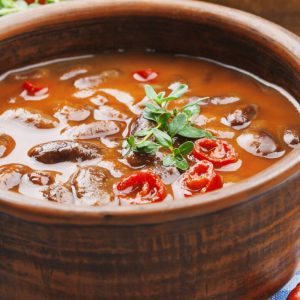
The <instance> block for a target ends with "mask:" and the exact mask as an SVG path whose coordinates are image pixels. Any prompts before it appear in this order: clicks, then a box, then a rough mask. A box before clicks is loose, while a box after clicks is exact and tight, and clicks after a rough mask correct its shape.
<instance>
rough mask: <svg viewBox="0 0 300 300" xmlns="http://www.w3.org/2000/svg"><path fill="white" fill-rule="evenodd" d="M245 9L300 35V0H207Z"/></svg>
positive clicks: (207, 0)
mask: <svg viewBox="0 0 300 300" xmlns="http://www.w3.org/2000/svg"><path fill="white" fill-rule="evenodd" d="M205 1H206V2H210V3H215V4H221V5H226V6H229V7H233V8H237V9H241V10H245V11H248V12H251V13H253V14H256V15H259V16H261V17H263V18H266V19H269V20H271V21H273V22H275V23H278V24H280V25H282V26H284V27H286V28H287V29H289V30H291V31H293V32H294V33H296V34H298V35H300V0H205Z"/></svg>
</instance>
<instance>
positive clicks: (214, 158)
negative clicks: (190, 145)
mask: <svg viewBox="0 0 300 300" xmlns="http://www.w3.org/2000/svg"><path fill="white" fill-rule="evenodd" d="M193 155H194V156H195V157H196V158H198V159H199V160H203V159H205V160H208V161H210V162H211V163H213V165H214V166H215V167H217V168H220V167H222V166H225V165H228V164H231V163H234V162H236V161H237V160H238V155H237V154H236V152H235V150H234V148H233V146H232V145H230V144H229V143H227V142H226V141H224V140H220V139H216V140H213V139H207V138H203V139H199V140H197V141H196V142H195V146H194V150H193Z"/></svg>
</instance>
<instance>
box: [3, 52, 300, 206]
mask: <svg viewBox="0 0 300 300" xmlns="http://www.w3.org/2000/svg"><path fill="white" fill-rule="evenodd" d="M146 84H147V85H151V86H152V87H153V88H154V89H155V91H156V92H157V93H159V92H161V91H165V92H166V95H167V94H169V93H171V92H172V89H173V90H174V89H176V88H178V87H179V86H180V84H182V85H187V86H184V87H186V88H187V92H186V93H184V94H183V95H182V96H181V97H179V98H178V99H175V100H172V101H170V102H169V103H168V106H167V109H166V110H167V111H169V112H172V113H173V112H174V109H176V111H177V112H175V113H174V115H173V116H171V117H170V118H169V119H168V121H167V123H166V124H167V128H169V127H168V126H169V124H170V122H171V121H172V120H173V118H174V117H175V114H176V113H177V114H178V113H180V111H181V110H182V109H183V107H184V106H185V105H187V104H191V103H195V101H197V100H198V99H199V98H202V97H205V98H204V99H203V100H202V101H200V102H199V104H197V105H195V107H198V108H200V110H201V111H200V113H199V114H196V115H194V116H193V117H192V118H191V119H190V120H189V124H190V125H191V126H192V127H194V128H197V129H202V130H203V131H204V132H206V133H208V134H211V135H212V136H213V137H209V138H208V140H212V141H214V142H213V143H212V142H211V141H208V142H206V143H205V141H204V140H203V138H187V137H184V136H179V135H176V134H175V135H174V136H173V137H171V140H172V143H173V146H172V147H173V148H176V147H177V148H178V147H180V145H182V144H183V143H185V142H187V141H191V142H192V143H194V144H195V145H196V146H195V147H194V149H193V150H192V151H191V152H190V153H188V154H184V155H182V157H181V158H183V160H184V161H186V163H187V164H188V167H186V169H187V170H182V169H180V168H177V167H176V166H174V165H171V166H168V167H167V166H164V165H163V161H162V160H163V159H164V157H165V156H167V155H170V154H171V153H173V152H172V151H173V150H170V149H169V148H163V147H158V146H157V149H156V150H155V151H154V154H147V153H143V151H144V150H143V151H141V150H137V149H135V150H134V149H131V151H130V149H128V148H127V149H124V147H125V146H124V142H125V141H126V138H128V137H129V136H131V135H133V134H136V133H137V131H140V130H141V129H149V130H151V128H152V127H156V126H157V123H156V122H154V121H149V120H147V119H145V118H144V117H143V114H144V111H145V106H144V105H145V103H147V102H148V103H152V104H153V103H154V102H153V101H151V100H149V99H148V98H147V97H146V94H145V90H144V88H145V85H146ZM0 88H1V103H2V105H1V108H0V114H1V115H0V132H1V135H0V168H1V170H0V189H2V190H12V191H15V192H17V193H20V194H25V195H28V196H32V197H36V198H39V199H41V200H50V201H57V202H61V203H72V204H78V205H107V204H109V203H113V204H114V205H130V204H131V205H136V204H143V203H153V202H158V201H167V200H169V201H172V200H177V199H179V198H186V199H188V197H189V196H191V195H194V194H199V195H201V194H203V193H205V192H209V191H211V190H214V189H219V188H222V186H226V185H230V184H234V183H236V182H239V181H241V180H243V179H246V178H249V177H250V176H253V175H254V174H257V173H258V172H260V171H263V170H265V169H266V168H268V167H269V166H271V165H272V164H273V163H275V162H276V161H278V160H279V159H280V158H282V157H283V156H285V155H286V154H287V153H289V152H290V151H291V150H292V149H293V148H295V147H299V132H300V117H299V105H298V104H297V103H296V101H295V100H293V99H292V97H291V96H289V95H288V94H287V93H286V92H284V91H283V90H281V89H280V88H278V87H275V86H273V85H271V84H269V83H266V82H263V81H262V80H259V79H258V78H255V77H254V76H250V75H249V74H246V73H244V72H242V71H240V70H236V69H234V68H230V67H227V66H223V65H222V64H218V63H215V62H211V61H207V60H203V59H196V58H191V57H183V56H170V55H161V54H157V53H130V52H129V53H127V52H124V53H109V54H99V55H93V56H85V57H80V58H70V59H62V60H57V61H53V62H47V63H44V64H40V65H36V66H29V67H27V68H24V69H20V70H12V71H11V72H9V73H7V74H4V75H3V76H2V78H1V81H0ZM149 126H150V127H149ZM161 129H162V127H159V130H160V132H161V131H163V132H165V133H167V134H168V133H169V131H168V130H169V129H165V130H161ZM151 132H152V131H151ZM150 135H151V134H150ZM144 138H145V136H143V137H135V142H136V143H139V142H141V141H142V140H143V139H144ZM146 140H147V141H149V142H150V143H155V144H158V145H160V144H159V143H158V141H157V140H156V137H155V136H154V135H153V134H152V135H151V136H150V137H149V138H148V139H146ZM199 140H201V141H199ZM216 141H218V143H219V144H218V145H217V143H215V142H216ZM220 141H221V142H220ZM204 144H205V145H204ZM208 144H209V145H210V146H208ZM212 144H213V146H212ZM224 145H225V146H224ZM160 146H161V145H160ZM190 146H191V144H190ZM209 147H210V148H209ZM218 147H219V148H218ZM197 149H198V150H197ZM228 149H231V150H232V151H234V157H233V159H231V160H229V161H227V162H225V163H224V158H226V157H227V156H230V155H231V154H228V151H229V150H228ZM190 150H191V149H190ZM231 150H230V151H231ZM197 151H198V152H199V151H200V152H201V153H200V154H199V153H197ZM224 151H225V152H226V153H225V152H224ZM216 157H217V158H218V159H221V163H220V162H219V163H218V162H215V161H214V160H213V159H212V158H214V159H215V158H216ZM226 159H228V157H227V158H226ZM203 161H206V162H204V163H203ZM207 161H208V162H207ZM195 165H197V167H195ZM209 170H210V171H209ZM208 172H210V173H209V175H208ZM174 191H175V192H174ZM174 195H176V196H174ZM199 201H201V197H199Z"/></svg>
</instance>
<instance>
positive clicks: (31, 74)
mask: <svg viewBox="0 0 300 300" xmlns="http://www.w3.org/2000/svg"><path fill="white" fill-rule="evenodd" d="M48 72H49V71H48V70H47V69H46V68H45V69H42V68H40V69H34V70H29V71H25V72H22V73H18V74H16V73H13V74H10V75H9V76H8V78H9V79H12V80H18V81H19V80H22V81H24V80H28V79H40V78H43V77H45V76H47V75H48Z"/></svg>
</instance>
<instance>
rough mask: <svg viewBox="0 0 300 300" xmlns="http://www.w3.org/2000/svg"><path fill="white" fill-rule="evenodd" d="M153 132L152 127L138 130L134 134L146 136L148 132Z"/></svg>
mask: <svg viewBox="0 0 300 300" xmlns="http://www.w3.org/2000/svg"><path fill="white" fill-rule="evenodd" d="M150 132H151V129H148V128H147V129H142V130H140V131H138V132H136V133H135V134H134V136H136V137H143V136H146V135H147V134H149V133H150Z"/></svg>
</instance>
